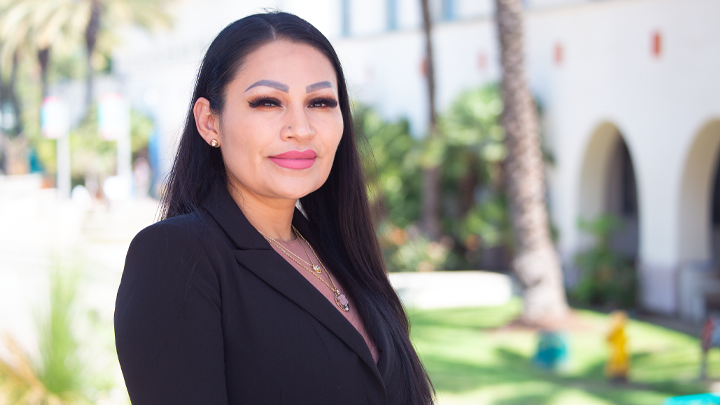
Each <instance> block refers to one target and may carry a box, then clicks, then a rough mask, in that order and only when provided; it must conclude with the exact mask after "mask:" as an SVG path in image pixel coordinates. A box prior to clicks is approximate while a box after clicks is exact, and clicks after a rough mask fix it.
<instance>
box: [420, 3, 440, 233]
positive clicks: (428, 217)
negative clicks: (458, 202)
mask: <svg viewBox="0 0 720 405" xmlns="http://www.w3.org/2000/svg"><path fill="white" fill-rule="evenodd" d="M421 4H422V11H423V32H424V34H425V58H426V59H425V75H426V83H427V91H428V137H434V136H437V123H436V118H435V68H434V64H433V47H432V21H431V19H430V5H429V4H428V0H421ZM439 194H440V169H439V167H437V166H431V167H426V168H424V169H423V194H422V197H423V203H422V216H423V217H422V223H423V228H424V230H425V234H426V235H427V237H428V238H430V239H431V240H437V239H439V238H440V218H439V213H438V210H439V204H438V199H439Z"/></svg>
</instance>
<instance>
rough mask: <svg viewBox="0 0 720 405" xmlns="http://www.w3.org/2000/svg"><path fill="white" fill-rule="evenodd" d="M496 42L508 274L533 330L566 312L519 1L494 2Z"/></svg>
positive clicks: (499, 0)
mask: <svg viewBox="0 0 720 405" xmlns="http://www.w3.org/2000/svg"><path fill="white" fill-rule="evenodd" d="M495 4H496V13H497V14H496V18H497V27H498V36H499V38H500V49H501V63H502V71H503V76H502V90H503V102H504V105H505V109H504V111H503V117H502V124H503V127H504V128H505V136H506V138H505V143H506V146H507V150H508V157H507V159H506V161H505V167H504V169H505V186H506V189H507V193H508V198H509V202H510V215H511V218H512V229H513V234H514V241H515V257H514V259H513V268H514V270H515V273H516V274H517V276H518V278H519V279H520V282H521V284H522V285H523V287H524V293H523V295H524V309H523V319H524V320H525V321H527V322H530V323H534V324H538V323H543V322H544V321H548V320H551V319H556V318H561V317H564V316H565V315H566V314H567V312H568V306H567V301H566V299H565V290H564V286H563V275H562V271H561V268H560V260H559V257H558V254H557V252H556V251H555V248H554V246H553V244H552V242H551V240H550V233H549V226H548V215H547V211H546V207H545V180H544V173H543V160H542V153H541V151H540V138H539V135H538V127H537V116H536V110H535V107H534V102H533V99H532V97H531V95H530V91H529V89H528V86H527V81H526V76H525V66H524V61H523V18H522V9H523V8H522V4H521V1H520V0H496V1H495Z"/></svg>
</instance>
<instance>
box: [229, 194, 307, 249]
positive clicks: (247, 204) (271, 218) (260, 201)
mask: <svg viewBox="0 0 720 405" xmlns="http://www.w3.org/2000/svg"><path fill="white" fill-rule="evenodd" d="M229 191H230V195H231V196H232V198H233V200H235V203H236V204H237V205H238V207H240V210H241V211H242V213H243V214H244V215H245V218H247V220H248V222H250V224H251V225H252V226H253V227H255V229H257V230H258V231H260V232H261V233H263V234H265V235H267V236H269V237H271V238H273V239H278V240H283V241H286V242H289V241H291V240H293V239H295V235H294V234H293V231H292V219H293V214H294V212H295V201H296V200H292V199H287V198H270V197H265V196H261V195H257V194H254V193H252V192H250V191H249V190H240V189H239V188H238V187H229Z"/></svg>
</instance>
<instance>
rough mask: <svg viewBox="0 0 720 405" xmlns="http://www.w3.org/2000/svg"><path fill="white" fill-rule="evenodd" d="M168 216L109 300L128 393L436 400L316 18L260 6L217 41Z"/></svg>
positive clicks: (142, 241)
mask: <svg viewBox="0 0 720 405" xmlns="http://www.w3.org/2000/svg"><path fill="white" fill-rule="evenodd" d="M298 199H299V200H300V203H301V206H302V212H301V211H299V210H298V209H296V208H295V205H296V202H297V200H298ZM163 214H164V215H163V217H164V220H163V221H160V222H158V223H156V224H154V225H152V226H150V227H148V228H146V229H145V230H143V231H142V232H140V233H139V234H138V235H137V236H136V237H135V239H134V240H133V242H132V244H131V245H130V249H129V251H128V255H127V259H126V264H125V271H124V272H123V277H122V282H121V284H120V289H119V291H118V297H117V303H116V309H115V334H116V342H117V352H118V357H119V359H120V364H121V366H122V370H123V375H124V377H125V382H126V384H127V388H128V392H129V394H130V399H131V400H132V402H133V404H135V405H142V404H153V405H157V404H173V405H176V404H210V405H214V404H280V403H285V404H301V403H308V404H310V403H312V404H326V403H341V404H430V403H432V388H431V385H430V382H429V380H428V377H427V374H426V373H425V370H424V368H423V366H422V364H421V363H420V360H419V359H418V357H417V355H416V353H415V351H414V349H413V347H412V345H411V343H410V340H409V338H408V321H407V318H406V316H405V313H404V311H403V309H402V306H401V304H400V301H399V299H398V297H397V295H396V294H395V292H394V291H393V289H392V287H391V286H390V283H389V282H388V279H387V275H386V273H385V269H384V264H383V260H382V257H381V254H380V249H379V246H378V243H377V239H376V237H375V233H374V230H373V227H372V223H371V218H370V213H369V209H368V202H367V198H366V194H365V185H364V182H363V174H362V172H361V168H360V162H359V156H358V150H357V146H356V140H355V129H354V126H353V121H352V116H351V113H350V105H349V100H348V93H347V88H346V84H345V79H344V76H343V72H342V69H341V67H340V62H339V60H338V58H337V55H336V54H335V51H334V50H333V48H332V46H331V45H330V43H329V42H328V40H327V39H326V38H325V37H324V36H323V35H322V34H321V33H320V32H319V31H318V30H317V29H315V28H314V27H313V26H312V25H310V24H309V23H307V22H306V21H304V20H302V19H300V18H298V17H296V16H294V15H291V14H286V13H279V12H276V13H269V14H258V15H253V16H249V17H246V18H243V19H241V20H239V21H236V22H235V23H233V24H230V25H229V26H228V27H226V28H225V29H224V30H223V31H222V32H221V33H220V34H219V35H218V36H217V38H216V39H215V40H214V41H213V43H212V44H211V45H210V47H209V49H208V51H207V53H206V55H205V58H204V59H203V63H202V67H201V68H200V72H199V74H198V78H197V83H196V86H195V92H194V94H193V99H192V103H191V105H190V111H189V112H188V116H187V122H186V125H185V129H184V132H183V134H182V139H181V141H180V145H179V149H178V153H177V156H176V158H175V163H174V166H173V169H172V172H171V174H170V177H169V183H168V185H167V191H166V194H165V196H164V199H163Z"/></svg>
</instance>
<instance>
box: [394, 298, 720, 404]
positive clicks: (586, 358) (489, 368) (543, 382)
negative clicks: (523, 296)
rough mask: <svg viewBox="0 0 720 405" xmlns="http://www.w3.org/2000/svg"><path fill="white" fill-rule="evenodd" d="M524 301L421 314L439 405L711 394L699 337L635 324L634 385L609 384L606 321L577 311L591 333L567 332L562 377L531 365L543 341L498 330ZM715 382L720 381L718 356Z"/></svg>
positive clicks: (717, 356) (420, 338)
mask: <svg viewBox="0 0 720 405" xmlns="http://www.w3.org/2000/svg"><path fill="white" fill-rule="evenodd" d="M519 313H520V302H519V300H514V301H512V302H511V303H509V304H507V305H504V306H500V307H486V308H459V309H436V310H414V309H409V311H408V314H409V316H410V319H411V323H412V338H413V342H414V343H415V346H416V348H417V350H418V352H419V354H420V356H421V358H422V359H423V362H424V364H425V366H426V367H427V369H428V372H429V373H430V377H431V379H432V381H433V384H434V385H435V389H436V391H437V393H438V399H439V403H440V405H456V404H495V405H515V404H523V405H546V404H547V405H550V404H552V405H561V404H562V405H583V404H593V405H595V404H598V405H601V404H616V405H625V404H627V405H646V404H647V405H651V404H652V405H662V403H663V401H664V399H665V398H667V397H671V396H677V395H689V394H696V393H701V392H707V390H708V385H707V383H702V382H700V381H699V380H698V379H697V376H698V372H699V364H700V344H699V342H698V339H697V338H694V337H692V336H688V335H685V334H682V333H678V332H675V331H672V330H668V329H665V328H661V327H658V326H655V325H652V324H648V323H644V322H639V321H630V323H629V326H628V329H627V333H628V339H629V345H630V351H631V353H632V364H631V369H630V382H629V383H628V384H626V385H622V386H618V385H613V384H610V383H609V382H608V381H607V379H606V378H605V376H604V374H603V368H604V366H605V360H606V356H607V347H606V344H605V333H606V331H607V328H608V325H609V320H608V317H607V315H604V314H600V313H596V312H592V311H577V315H578V317H579V319H580V321H581V323H582V324H583V325H585V326H586V327H585V328H582V329H581V330H580V331H576V332H572V333H568V335H567V336H568V343H569V360H568V364H567V366H566V367H565V369H563V370H562V371H558V372H545V371H541V370H539V369H537V368H536V367H534V366H533V365H532V362H531V359H532V356H533V355H534V352H535V348H536V345H537V334H536V333H534V332H531V331H527V330H519V329H515V330H512V329H508V330H502V329H501V330H496V328H498V327H501V326H503V325H506V324H507V323H508V322H509V321H510V320H512V319H514V318H516V317H517V316H518V314H519ZM709 375H710V376H711V377H718V378H720V351H718V349H713V350H712V351H711V354H710V358H709Z"/></svg>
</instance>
